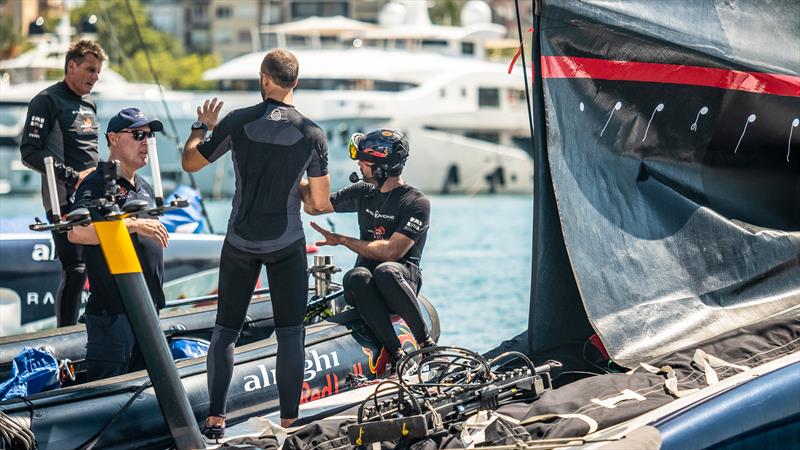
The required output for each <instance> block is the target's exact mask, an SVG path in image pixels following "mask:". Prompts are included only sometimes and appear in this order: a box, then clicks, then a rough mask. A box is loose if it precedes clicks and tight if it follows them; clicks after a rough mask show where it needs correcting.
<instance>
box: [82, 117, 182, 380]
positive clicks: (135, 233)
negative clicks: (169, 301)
mask: <svg viewBox="0 0 800 450" xmlns="http://www.w3.org/2000/svg"><path fill="white" fill-rule="evenodd" d="M163 129H164V126H163V125H162V124H161V122H160V121H158V120H151V119H148V118H147V117H146V116H145V115H144V113H142V112H141V111H139V110H138V109H136V108H127V109H123V110H122V111H120V112H119V113H117V115H116V116H114V117H112V118H111V120H110V121H109V122H108V127H107V128H106V140H107V142H108V159H109V161H119V167H120V173H121V175H122V176H121V177H120V178H118V179H117V186H118V188H119V195H118V196H117V199H116V201H117V205H119V207H120V208H122V206H123V205H124V204H125V202H127V201H129V200H132V199H140V200H145V201H147V202H148V203H149V204H150V206H155V198H154V195H153V188H152V187H150V184H148V183H147V181H145V179H144V178H142V177H141V176H139V175H137V174H136V171H137V170H139V169H141V168H142V167H144V166H145V165H147V138H148V137H152V136H154V134H155V133H156V132H158V131H161V130H163ZM101 167H102V166H101ZM104 196H105V182H104V180H103V173H102V168H100V169H98V170H97V171H95V172H94V173H92V174H91V175H89V176H88V177H86V179H85V180H84V181H83V183H81V185H80V187H79V188H78V192H77V194H76V200H75V205H74V206H73V209H77V208H89V207H90V205H91V203H92V201H93V200H96V199H99V198H102V197H104ZM124 220H125V226H126V227H127V228H128V231H129V232H130V233H131V240H132V241H133V246H134V248H135V249H136V255H137V256H138V257H139V261H140V262H141V265H142V273H143V274H144V279H145V281H146V283H147V288H148V290H149V291H150V296H151V297H152V299H153V302H154V307H155V308H156V310H160V309H161V308H163V307H164V291H163V290H162V284H163V281H164V277H163V274H164V256H163V248H164V247H166V246H167V242H168V240H169V235H168V234H167V230H166V228H164V226H163V225H162V224H161V222H159V220H158V219H155V218H154V219H144V218H127V219H124ZM68 237H69V240H70V242H72V243H75V244H81V245H83V246H84V257H85V258H86V269H87V273H88V275H89V290H90V295H89V302H88V303H87V305H86V335H87V344H86V372H87V378H88V380H89V381H92V380H97V379H101V378H107V377H113V376H116V375H120V374H124V373H127V372H128V371H130V370H131V369H132V367H131V362H132V360H134V353H135V352H134V349H135V344H136V341H135V339H134V336H133V329H132V328H131V325H130V323H129V322H128V317H127V316H126V315H125V309H124V307H123V305H122V298H121V297H120V295H119V292H118V291H117V286H116V284H115V283H114V278H113V277H112V275H111V273H110V272H109V269H108V265H107V264H106V261H105V258H104V257H103V252H102V250H101V249H100V245H99V241H98V239H97V233H96V232H95V229H94V225H87V226H82V227H75V228H73V229H72V230H70V231H69V233H68Z"/></svg>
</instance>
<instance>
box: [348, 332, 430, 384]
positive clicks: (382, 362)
mask: <svg viewBox="0 0 800 450" xmlns="http://www.w3.org/2000/svg"><path fill="white" fill-rule="evenodd" d="M393 322H394V323H399V326H398V328H399V329H400V333H399V334H398V335H397V338H398V339H399V340H400V346H401V347H403V348H406V344H409V345H410V346H411V348H413V349H414V350H417V349H419V345H417V341H416V339H414V335H413V334H412V333H411V330H410V329H409V328H408V326H407V325H406V323H405V322H404V321H403V319H400V318H395V319H394V320H393ZM361 351H362V352H364V354H365V355H367V367H368V368H369V373H371V374H372V375H374V376H376V377H380V376H383V374H384V372H386V366H387V365H388V364H389V362H390V361H391V357H390V356H389V352H387V351H386V349H385V348H383V347H381V348H380V351H379V353H378V357H377V358H375V352H374V351H373V350H372V349H371V348H367V347H361ZM357 366H358V368H357V369H356V365H353V369H354V370H353V372H354V373H355V374H356V375H363V374H364V370H363V369H362V368H361V363H358V364H357Z"/></svg>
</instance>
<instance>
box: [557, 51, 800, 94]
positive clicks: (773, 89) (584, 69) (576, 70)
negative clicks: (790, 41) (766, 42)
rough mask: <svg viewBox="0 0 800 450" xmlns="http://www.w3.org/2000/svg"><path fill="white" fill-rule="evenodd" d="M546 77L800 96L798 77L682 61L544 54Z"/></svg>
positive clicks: (799, 78) (799, 79)
mask: <svg viewBox="0 0 800 450" xmlns="http://www.w3.org/2000/svg"><path fill="white" fill-rule="evenodd" d="M542 77H544V78H592V79H597V80H619V81H640V82H645V83H669V84H684V85H690V86H708V87H716V88H722V89H731V90H737V91H745V92H754V93H757V94H771V95H782V96H787V97H800V77H797V76H792V75H781V74H774V73H763V72H742V71H739V70H728V69H716V68H711V67H698V66H685V65H678V64H660V63H647V62H633V61H612V60H605V59H596V58H572V57H568V56H542Z"/></svg>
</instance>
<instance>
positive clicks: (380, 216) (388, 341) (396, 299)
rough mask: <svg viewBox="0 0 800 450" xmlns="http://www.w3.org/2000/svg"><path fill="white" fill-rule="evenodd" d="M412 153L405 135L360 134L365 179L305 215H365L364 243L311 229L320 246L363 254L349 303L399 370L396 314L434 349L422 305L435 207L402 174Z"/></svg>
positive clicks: (347, 279) (357, 145)
mask: <svg viewBox="0 0 800 450" xmlns="http://www.w3.org/2000/svg"><path fill="white" fill-rule="evenodd" d="M408 153H409V146H408V141H407V140H406V138H405V136H403V135H402V134H400V133H399V132H397V131H394V130H388V129H380V130H375V131H372V132H370V133H368V134H366V135H362V134H355V135H353V137H352V138H351V139H350V157H351V158H352V159H355V160H357V161H358V167H359V169H360V170H361V174H362V176H363V180H364V181H365V182H360V183H356V184H353V185H351V186H348V187H346V188H344V189H342V190H340V191H339V192H336V193H333V194H331V196H330V202H329V203H328V204H327V205H326V206H325V207H324V208H322V209H315V208H313V207H311V206H310V205H309V204H307V205H306V206H305V210H306V212H308V213H309V214H314V215H316V214H324V213H328V212H334V211H335V212H358V226H359V230H360V237H359V238H358V239H357V238H354V237H349V236H345V235H341V234H336V233H332V232H330V231H328V230H326V229H324V228H322V227H320V226H319V225H317V224H316V223H314V222H311V226H312V227H314V229H315V230H317V231H319V232H320V233H322V235H323V237H325V240H324V241H321V242H317V245H344V246H345V247H347V248H349V249H350V250H352V251H354V252H356V253H357V254H358V259H357V260H356V266H355V268H353V269H352V270H350V271H349V272H347V273H346V274H345V275H344V290H345V292H344V295H345V299H346V300H347V302H348V303H349V304H350V305H352V306H355V307H356V308H357V309H358V311H359V313H360V314H361V317H362V318H363V319H364V322H365V323H366V324H367V326H369V328H370V329H371V330H372V331H373V333H374V334H375V336H376V337H377V338H378V341H379V342H380V343H381V344H382V345H383V347H384V348H385V349H386V350H387V351H388V352H389V354H390V355H391V358H392V367H393V368H395V367H396V363H397V361H398V360H399V359H400V358H402V357H403V356H404V355H405V353H404V351H403V348H402V347H401V345H400V341H399V340H398V338H397V335H396V334H395V332H394V328H393V327H392V322H391V318H390V314H391V313H396V314H399V315H400V317H402V318H403V320H405V322H406V324H408V326H409V328H410V329H411V331H412V333H413V334H414V338H415V339H416V340H417V342H418V343H419V344H420V345H421V346H422V347H428V346H432V345H435V342H434V341H433V339H431V337H430V335H429V333H428V330H427V329H426V326H425V322H424V320H423V319H422V314H421V313H420V310H419V305H418V304H417V294H418V293H419V290H420V288H421V287H422V277H421V273H420V260H421V258H422V249H423V247H425V239H426V237H427V234H428V226H429V217H430V202H429V201H428V198H427V197H426V196H425V194H423V193H422V192H420V191H419V190H417V189H415V188H413V187H411V186H409V185H407V184H405V182H404V181H403V178H402V177H401V176H400V174H401V173H402V171H403V166H404V165H405V162H406V159H407V158H408ZM353 175H355V174H353ZM353 178H354V176H351V179H353ZM302 187H303V186H301V188H302Z"/></svg>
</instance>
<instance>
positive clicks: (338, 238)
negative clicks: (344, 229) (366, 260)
mask: <svg viewBox="0 0 800 450" xmlns="http://www.w3.org/2000/svg"><path fill="white" fill-rule="evenodd" d="M311 228H313V229H315V230H317V231H319V234H321V235H322V237H324V238H325V240H324V241H317V242H316V244H317V245H318V246H323V245H339V244H341V243H343V242H344V236H342V235H341V234H336V233H332V232H330V231H328V230H326V229H325V228H322V227H321V226H319V225H317V224H316V223H314V222H311Z"/></svg>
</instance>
